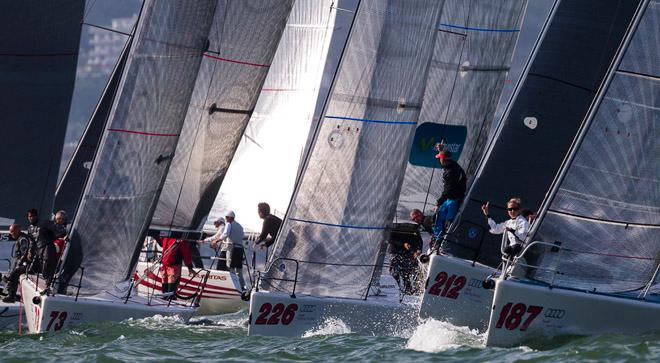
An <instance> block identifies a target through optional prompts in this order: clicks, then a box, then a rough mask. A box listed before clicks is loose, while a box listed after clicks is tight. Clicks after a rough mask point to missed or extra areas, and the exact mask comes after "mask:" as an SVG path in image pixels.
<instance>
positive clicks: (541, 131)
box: [420, 0, 638, 331]
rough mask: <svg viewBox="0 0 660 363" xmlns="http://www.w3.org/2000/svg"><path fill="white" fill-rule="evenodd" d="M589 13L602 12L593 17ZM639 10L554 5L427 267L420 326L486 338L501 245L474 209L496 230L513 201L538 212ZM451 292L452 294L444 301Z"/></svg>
mask: <svg viewBox="0 0 660 363" xmlns="http://www.w3.org/2000/svg"><path fill="white" fill-rule="evenodd" d="M596 4H598V6H599V8H600V9H602V10H601V11H598V12H597V13H595V12H594V11H593V7H594V6H596ZM637 5H638V4H637V2H634V1H631V2H625V5H624V4H622V3H621V2H619V1H616V0H613V1H610V2H602V1H596V2H593V3H591V2H589V1H581V0H580V1H577V0H561V1H559V2H557V3H555V4H554V6H553V8H552V10H551V12H550V15H549V17H548V19H547V20H546V23H545V25H544V27H543V30H542V32H541V34H540V36H539V39H538V40H537V43H536V45H535V49H534V51H533V53H532V56H531V57H530V59H529V60H528V61H527V64H526V66H525V73H524V77H522V78H521V80H520V81H519V83H518V84H517V85H516V90H515V92H514V96H513V97H512V98H511V100H510V101H509V104H508V105H507V108H506V112H505V114H504V117H503V120H502V121H501V122H500V124H499V125H498V127H497V129H496V131H495V134H494V136H493V138H492V139H491V141H490V144H489V145H488V147H487V149H486V152H485V154H484V157H483V158H482V161H481V163H480V166H479V168H478V170H477V173H476V176H475V180H474V182H473V183H472V185H471V186H470V188H469V190H468V193H467V196H466V199H465V201H464V202H463V205H462V207H461V210H460V212H459V215H458V216H457V217H456V220H455V221H454V223H453V224H452V226H451V227H450V229H449V233H448V235H447V236H446V237H445V238H444V240H443V243H442V248H441V251H440V253H439V254H437V255H435V256H433V257H432V259H431V263H430V266H429V273H428V279H427V284H426V291H425V293H424V297H423V303H422V306H421V308H420V315H421V316H422V317H433V318H436V319H442V320H448V321H450V322H452V323H453V324H455V325H460V326H468V327H470V328H471V329H478V330H480V331H485V330H486V329H487V326H488V321H489V318H490V307H491V302H492V299H493V290H492V289H490V288H488V287H489V286H488V285H483V284H482V282H483V281H484V280H486V279H488V278H489V277H490V276H493V275H496V274H497V273H498V266H499V264H500V262H501V258H502V252H501V248H502V242H501V241H502V236H500V235H494V234H491V233H489V229H490V227H489V226H488V224H487V222H486V218H485V217H484V215H483V214H482V211H481V206H482V205H483V204H484V203H486V202H487V201H490V205H491V215H492V216H493V218H494V219H495V220H498V221H500V220H505V219H506V218H508V217H506V216H505V208H504V206H503V205H502V203H503V202H505V201H506V200H507V199H508V198H510V197H512V196H519V197H521V198H522V201H523V208H528V209H530V210H537V209H538V208H539V206H540V204H541V202H542V200H543V198H544V196H545V194H546V193H547V191H548V190H549V189H550V185H551V184H552V180H553V179H554V177H555V175H556V173H557V172H558V171H559V169H560V166H561V163H562V160H563V159H564V157H565V155H566V154H567V153H568V151H569V149H570V146H571V143H572V141H573V138H574V137H575V136H576V135H577V132H578V129H579V128H580V125H581V124H582V122H583V120H584V118H585V116H586V115H587V113H588V111H589V107H590V105H591V103H592V102H593V100H594V99H595V97H596V94H597V91H598V87H599V86H600V84H601V83H602V82H603V81H604V79H605V77H606V74H607V66H608V65H609V62H610V61H611V60H612V59H613V58H614V57H615V54H616V50H617V49H618V47H619V46H620V44H621V42H622V39H623V37H624V35H625V31H626V29H627V27H628V25H629V24H630V22H631V21H632V18H633V14H634V13H635V9H636V8H637ZM603 34H608V36H603ZM585 64H589V65H590V66H589V67H584V65H585ZM567 70H570V71H567ZM513 176H515V177H513ZM452 276H453V279H451V282H452V284H451V286H449V288H447V286H446V283H447V282H449V279H450V278H451V277H452ZM449 289H454V291H455V293H454V294H451V296H450V297H448V295H449V293H448V292H449ZM445 291H446V292H445Z"/></svg>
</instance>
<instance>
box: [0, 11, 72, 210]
mask: <svg viewBox="0 0 660 363" xmlns="http://www.w3.org/2000/svg"><path fill="white" fill-rule="evenodd" d="M0 8H1V9H2V11H1V12H0V34H2V35H1V36H0V37H1V38H2V40H1V41H0V89H2V96H1V97H0V110H2V111H1V112H2V116H1V119H2V132H3V133H4V135H5V137H3V140H2V157H0V168H2V170H3V171H4V172H5V173H6V177H3V178H2V179H1V180H0V218H8V219H14V220H16V221H19V222H23V221H25V216H26V211H27V210H28V209H29V208H36V209H38V210H39V212H40V213H41V214H42V215H43V216H45V217H48V216H50V214H51V212H52V211H53V195H54V193H55V186H56V183H57V177H58V170H59V165H60V157H61V155H62V147H63V145H64V135H65V132H66V124H67V119H68V117H69V106H70V104H71V98H72V95H73V87H74V81H75V77H76V65H77V60H78V45H79V42H80V28H81V25H80V24H81V22H82V19H83V11H84V8H85V1H84V0H63V1H58V2H43V1H38V0H26V1H10V0H2V1H0Z"/></svg>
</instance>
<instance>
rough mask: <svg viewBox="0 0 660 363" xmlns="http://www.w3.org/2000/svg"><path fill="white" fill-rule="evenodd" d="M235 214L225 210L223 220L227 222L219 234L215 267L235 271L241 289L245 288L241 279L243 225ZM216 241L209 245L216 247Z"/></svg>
mask: <svg viewBox="0 0 660 363" xmlns="http://www.w3.org/2000/svg"><path fill="white" fill-rule="evenodd" d="M235 218H236V214H235V213H234V212H233V211H229V212H227V214H226V215H225V220H226V221H227V224H226V226H225V228H224V230H223V231H222V235H220V241H221V242H220V243H221V245H220V259H219V260H218V264H217V269H218V270H222V271H231V272H234V273H236V275H237V276H238V280H239V282H240V284H241V289H243V290H245V280H244V279H243V237H244V236H245V234H244V233H243V226H241V224H240V223H238V222H236V220H235ZM217 246H218V242H213V243H211V247H213V248H217Z"/></svg>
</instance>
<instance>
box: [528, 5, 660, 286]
mask: <svg viewBox="0 0 660 363" xmlns="http://www.w3.org/2000/svg"><path fill="white" fill-rule="evenodd" d="M659 59H660V2H658V1H651V2H650V3H649V4H648V5H647V8H646V10H645V11H644V13H643V15H642V18H641V21H640V22H639V25H638V27H637V29H636V30H635V33H634V36H633V38H632V40H631V42H630V43H629V46H628V48H627V49H626V50H625V53H624V56H623V59H622V61H621V63H620V64H619V65H618V67H617V68H616V69H615V70H614V76H613V78H612V81H611V83H610V84H609V86H608V87H607V88H606V89H603V90H602V92H605V94H604V97H603V99H602V101H601V103H600V105H598V108H597V110H596V112H595V114H594V116H593V119H592V120H591V121H590V124H589V126H588V129H587V131H586V134H585V137H584V138H583V140H582V142H581V143H580V144H579V145H577V146H576V147H577V150H576V153H575V157H574V158H573V160H572V161H571V162H570V165H569V166H568V170H567V172H566V174H565V176H564V178H563V180H562V181H561V183H560V184H559V188H558V189H557V192H556V194H554V195H553V196H552V197H551V201H550V203H549V208H548V210H547V213H546V214H545V217H544V218H543V220H542V221H540V225H539V228H538V230H537V233H536V235H535V236H534V238H533V239H534V240H539V241H544V242H548V243H555V242H558V243H561V247H562V248H563V249H561V250H558V251H557V250H556V251H557V252H551V251H547V252H545V254H544V255H543V260H542V263H541V269H539V270H538V271H537V273H536V276H535V278H537V279H540V280H542V281H545V282H548V283H550V282H553V281H554V284H557V285H561V286H568V287H573V288H579V289H585V290H595V291H600V292H621V291H627V290H641V289H643V288H644V287H645V285H646V284H647V283H648V282H649V281H650V280H651V279H652V278H653V274H654V272H655V270H656V268H657V265H658V263H660V150H659V149H658V140H660V135H659V134H658V120H660V99H659V97H658V95H659V94H660V93H659V90H660V63H658V60H659ZM545 269H550V271H548V270H545ZM554 271H559V273H557V274H555V273H554Z"/></svg>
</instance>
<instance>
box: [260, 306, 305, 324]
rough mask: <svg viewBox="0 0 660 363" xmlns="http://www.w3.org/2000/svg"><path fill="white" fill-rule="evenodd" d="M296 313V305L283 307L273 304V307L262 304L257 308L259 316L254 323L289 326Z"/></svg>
mask: <svg viewBox="0 0 660 363" xmlns="http://www.w3.org/2000/svg"><path fill="white" fill-rule="evenodd" d="M296 311H298V304H289V305H287V306H286V307H285V306H284V304H282V303H278V304H275V306H273V305H272V304H271V303H264V304H262V305H261V307H260V308H259V316H258V317H257V320H255V321H254V323H255V324H257V325H263V324H267V325H277V324H279V323H280V322H281V323H282V324H283V325H289V324H291V322H292V321H293V318H295V317H296ZM271 313H272V314H271Z"/></svg>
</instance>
